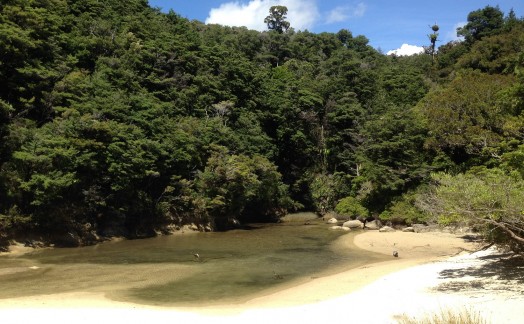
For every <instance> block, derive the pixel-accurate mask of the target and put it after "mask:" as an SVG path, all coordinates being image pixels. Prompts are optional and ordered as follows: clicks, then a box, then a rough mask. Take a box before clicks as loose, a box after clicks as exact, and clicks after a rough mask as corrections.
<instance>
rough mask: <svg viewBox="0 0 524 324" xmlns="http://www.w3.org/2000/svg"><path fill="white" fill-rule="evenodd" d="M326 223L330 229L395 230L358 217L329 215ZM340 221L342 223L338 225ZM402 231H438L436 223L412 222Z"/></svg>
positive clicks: (378, 222) (375, 221) (377, 221)
mask: <svg viewBox="0 0 524 324" xmlns="http://www.w3.org/2000/svg"><path fill="white" fill-rule="evenodd" d="M326 222H327V223H328V224H332V225H333V226H331V227H330V228H329V229H331V230H342V231H350V230H353V229H368V230H378V231H379V232H395V231H397V230H396V229H395V228H393V227H391V226H383V225H382V223H381V222H380V221H379V220H373V221H369V222H362V221H360V220H358V219H354V220H347V221H341V220H338V219H337V218H335V217H330V218H329V219H327V221H326ZM340 223H342V225H338V224H340ZM400 230H401V231H402V232H414V233H426V232H435V231H440V230H441V229H440V227H439V226H438V225H424V224H413V225H412V226H409V227H404V228H402V229H400Z"/></svg>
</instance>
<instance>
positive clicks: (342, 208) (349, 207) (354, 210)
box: [335, 196, 369, 218]
mask: <svg viewBox="0 0 524 324" xmlns="http://www.w3.org/2000/svg"><path fill="white" fill-rule="evenodd" d="M335 211H336V212H337V213H339V214H341V215H344V216H349V217H351V218H357V217H365V218H366V217H368V216H369V211H368V210H367V208H366V207H364V206H362V205H361V204H360V202H359V201H358V199H357V198H355V197H351V196H350V197H346V198H342V199H340V201H339V202H338V204H337V206H336V207H335Z"/></svg>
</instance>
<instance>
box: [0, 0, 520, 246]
mask: <svg viewBox="0 0 524 324" xmlns="http://www.w3.org/2000/svg"><path fill="white" fill-rule="evenodd" d="M467 21H468V23H467V24H466V25H465V26H464V27H462V28H460V29H459V30H458V33H459V35H462V36H464V40H463V41H460V42H459V41H457V42H451V43H447V44H442V45H440V46H438V48H435V42H433V40H435V39H437V37H438V33H437V31H438V29H437V31H436V30H435V29H433V32H434V33H433V34H432V35H429V36H430V37H428V48H427V50H426V53H423V54H419V55H414V56H409V57H397V56H386V55H384V54H383V53H381V52H379V51H377V50H376V49H374V48H372V47H371V46H369V45H368V39H367V38H366V37H365V36H362V35H353V34H352V33H351V31H350V30H346V29H343V30H340V31H339V32H338V33H320V34H314V33H310V32H308V31H295V30H293V28H292V27H293V22H292V21H290V22H289V24H290V26H291V28H289V29H288V28H284V30H283V29H282V28H280V29H279V28H272V29H270V30H268V31H265V32H258V31H253V30H248V29H246V28H241V27H224V26H219V25H205V24H203V23H201V22H198V21H189V20H187V19H185V18H182V17H181V16H179V15H178V14H176V13H175V12H169V13H162V12H161V11H160V10H159V9H155V8H151V7H150V6H149V4H148V2H147V1H146V0H130V1H125V2H122V1H117V0H105V1H97V0H82V1H79V0H4V1H2V4H1V5H0V58H1V61H0V84H1V87H0V138H1V140H0V241H2V242H3V243H4V244H7V243H8V241H9V240H10V239H12V238H16V237H29V236H34V237H39V238H41V239H42V240H43V241H45V242H48V243H55V244H57V245H75V244H77V245H78V244H92V243H95V242H96V241H98V240H99V239H100V238H102V237H111V236H125V237H129V238H139V237H147V236H152V235H155V234H156V233H159V232H167V231H168V230H169V228H171V227H173V226H181V225H184V224H192V223H193V224H196V225H197V226H198V227H199V228H200V229H201V230H224V229H227V228H229V227H230V226H232V225H234V224H236V223H250V222H270V221H275V220H277V219H278V217H279V216H281V215H283V214H285V213H286V212H291V211H299V210H314V211H316V212H317V213H319V214H320V215H323V214H325V213H327V212H330V211H334V210H336V211H337V212H338V213H341V214H345V215H347V216H349V217H374V218H380V219H381V220H383V221H384V222H392V223H399V224H411V223H415V222H439V223H441V224H458V223H462V224H468V225H469V226H474V227H475V228H477V229H478V230H479V231H484V233H485V235H486V238H488V239H489V240H491V241H494V242H498V243H505V244H508V245H510V246H512V247H514V248H516V247H518V246H521V245H522V244H524V239H523V237H524V225H523V224H524V196H523V195H524V194H523V192H524V190H523V189H524V144H523V138H524V118H523V117H524V116H523V107H524V20H523V19H522V18H518V17H517V16H516V14H515V13H514V12H513V11H511V12H509V13H507V14H505V13H503V12H501V11H500V9H498V8H494V7H489V6H488V7H485V8H483V9H479V10H477V11H474V12H472V13H470V14H469V15H468V17H467ZM273 23H274V22H273ZM431 31H432V30H431V29H430V28H428V30H421V31H420V33H421V34H427V33H428V32H431ZM432 45H433V46H432ZM470 191H471V192H470ZM67 236H68V237H70V238H71V237H72V238H73V243H71V240H70V239H69V240H64V237H67ZM519 239H520V240H521V241H520V240H519Z"/></svg>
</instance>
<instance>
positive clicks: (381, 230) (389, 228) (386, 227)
mask: <svg viewBox="0 0 524 324" xmlns="http://www.w3.org/2000/svg"><path fill="white" fill-rule="evenodd" d="M378 231H379V232H381V233H385V232H394V231H395V229H394V228H392V227H389V226H383V227H381V228H380V229H379V230H378Z"/></svg>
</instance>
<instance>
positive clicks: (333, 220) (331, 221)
mask: <svg viewBox="0 0 524 324" xmlns="http://www.w3.org/2000/svg"><path fill="white" fill-rule="evenodd" d="M327 223H328V224H336V223H338V220H337V219H336V218H334V217H333V218H330V219H328V221H327Z"/></svg>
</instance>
